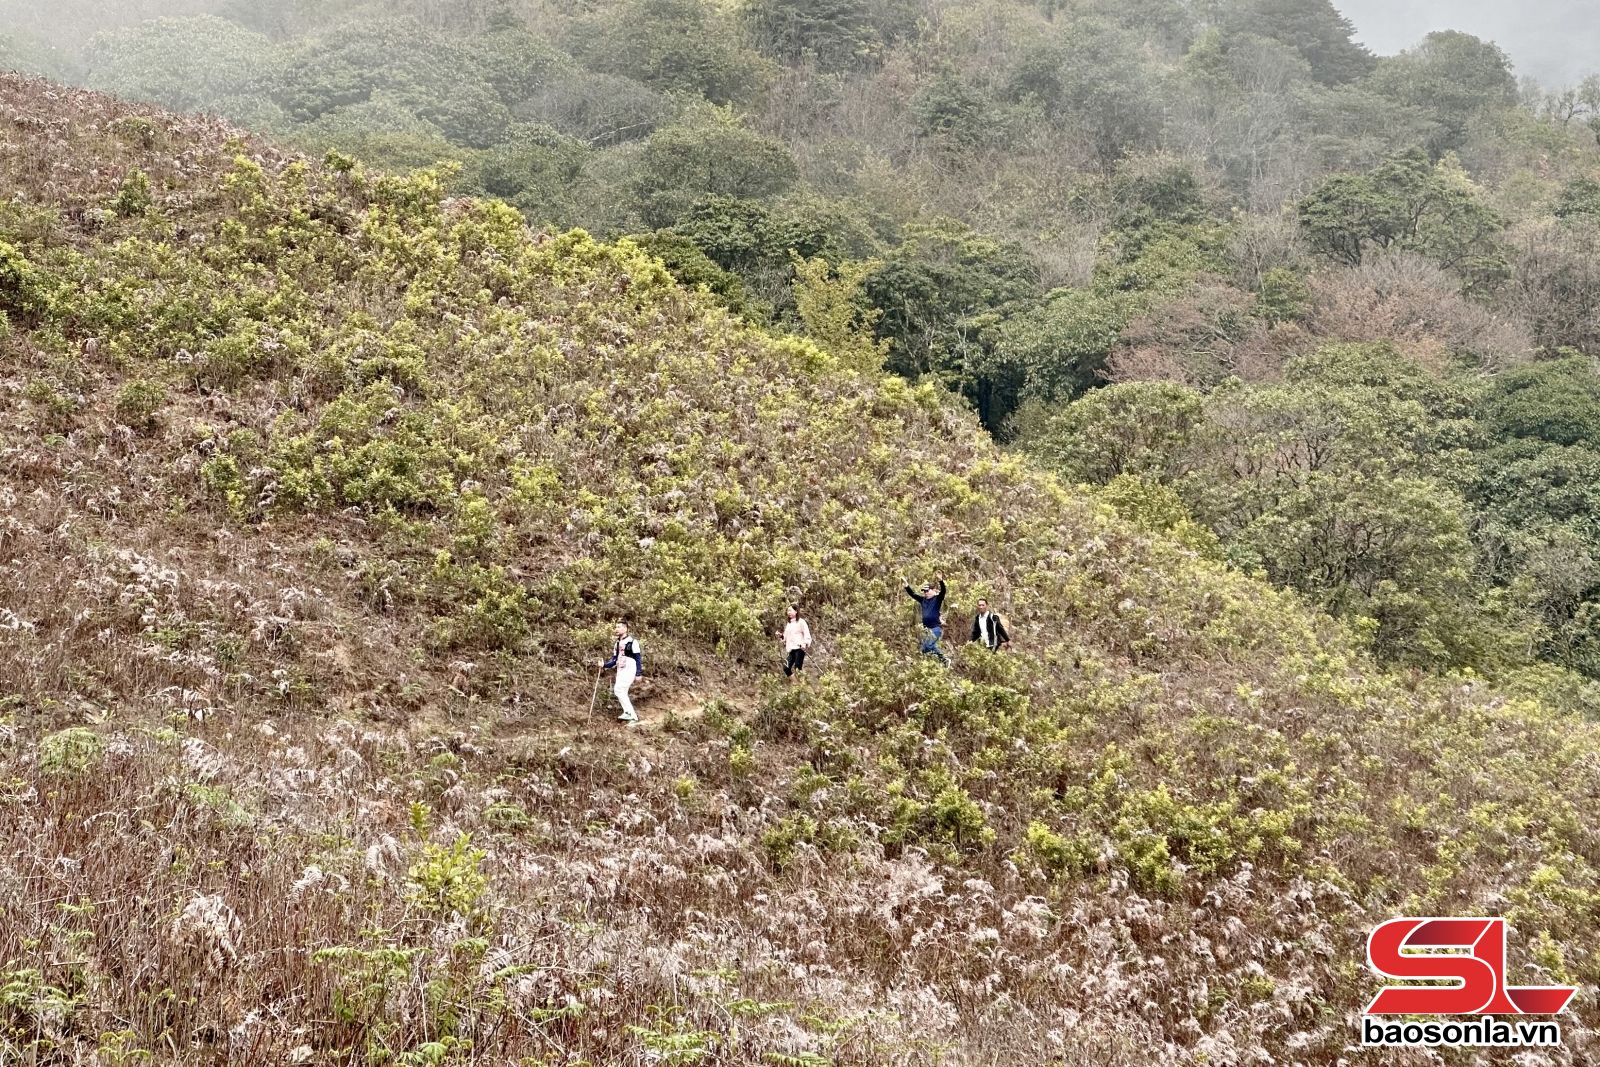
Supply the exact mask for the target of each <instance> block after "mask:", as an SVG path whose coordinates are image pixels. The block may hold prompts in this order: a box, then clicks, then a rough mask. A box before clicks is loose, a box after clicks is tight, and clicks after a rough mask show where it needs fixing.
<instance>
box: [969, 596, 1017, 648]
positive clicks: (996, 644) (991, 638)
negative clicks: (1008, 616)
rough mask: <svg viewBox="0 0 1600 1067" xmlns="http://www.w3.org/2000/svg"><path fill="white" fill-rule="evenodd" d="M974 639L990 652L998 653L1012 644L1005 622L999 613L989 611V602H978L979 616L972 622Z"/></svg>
mask: <svg viewBox="0 0 1600 1067" xmlns="http://www.w3.org/2000/svg"><path fill="white" fill-rule="evenodd" d="M972 639H973V640H974V641H978V642H981V643H982V644H983V647H984V648H987V649H988V650H989V651H990V652H998V651H1000V650H1001V649H1002V648H1004V647H1006V646H1007V645H1009V644H1010V643H1011V635H1010V634H1008V633H1006V623H1005V620H1004V619H1002V618H1001V617H1000V613H999V612H998V611H990V610H989V602H988V601H987V600H982V599H980V600H979V601H978V614H977V617H976V618H974V619H973V620H972Z"/></svg>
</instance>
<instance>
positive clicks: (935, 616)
mask: <svg viewBox="0 0 1600 1067" xmlns="http://www.w3.org/2000/svg"><path fill="white" fill-rule="evenodd" d="M934 580H935V581H937V582H938V583H939V587H938V589H935V588H934V587H933V586H931V585H924V586H923V587H922V595H921V596H918V595H917V591H916V590H915V589H912V588H911V583H910V582H907V583H906V596H908V597H910V598H911V599H912V600H915V601H916V602H917V605H918V606H919V607H920V608H921V611H922V629H923V631H924V633H923V637H922V654H923V655H924V656H938V657H939V662H941V663H947V662H949V661H948V660H946V659H945V658H944V652H943V651H941V650H940V648H939V640H940V639H941V638H942V637H944V595H945V592H946V590H945V585H944V575H942V574H941V575H937V576H935V579H934Z"/></svg>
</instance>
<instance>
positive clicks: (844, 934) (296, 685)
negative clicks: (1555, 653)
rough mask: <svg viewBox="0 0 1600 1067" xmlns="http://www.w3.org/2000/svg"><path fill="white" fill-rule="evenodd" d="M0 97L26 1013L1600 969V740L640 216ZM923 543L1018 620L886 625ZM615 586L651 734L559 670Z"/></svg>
mask: <svg viewBox="0 0 1600 1067" xmlns="http://www.w3.org/2000/svg"><path fill="white" fill-rule="evenodd" d="M0 134H3V141H0V184H3V186H4V187H5V188H7V189H15V190H17V195H15V196H13V197H11V198H9V199H8V200H6V201H4V202H0V242H4V243H3V244H0V285H3V287H0V311H3V312H4V314H5V315H6V319H7V323H8V325H7V327H6V328H5V330H3V331H0V354H3V357H4V368H5V369H4V388H3V389H0V404H3V405H4V416H3V421H4V424H5V425H6V426H7V427H8V432H7V433H6V436H5V438H4V440H3V441H0V507H3V512H0V625H4V626H5V627H6V629H7V634H6V638H7V639H6V640H5V641H4V642H0V701H3V707H4V709H5V710H4V714H5V715H6V716H7V719H6V726H5V729H4V732H3V733H0V744H3V746H4V747H3V748H0V759H3V761H4V764H5V767H4V771H5V773H4V775H0V778H3V779H4V782H5V785H4V788H3V790H0V804H3V805H4V807H5V809H6V817H5V819H4V820H3V822H0V825H3V826H4V827H5V828H6V829H5V831H4V833H5V835H6V840H5V841H4V844H3V846H0V847H3V848H4V853H3V854H4V855H6V856H7V857H8V860H7V862H6V864H5V867H4V869H3V870H0V879H3V880H4V882H5V884H6V889H7V892H6V893H4V894H3V895H0V901H3V903H0V916H3V922H0V964H3V965H4V970H5V976H4V984H5V989H6V990H7V992H6V995H5V996H4V997H3V998H0V1034H3V1035H4V1040H6V1041H7V1042H9V1043H10V1044H11V1045H13V1046H14V1047H16V1048H19V1049H27V1050H29V1054H30V1055H33V1056H34V1057H35V1058H37V1059H41V1060H42V1059H47V1058H49V1057H50V1056H52V1055H56V1054H57V1052H56V1051H55V1050H60V1054H61V1055H65V1056H85V1055H87V1054H88V1053H89V1052H90V1051H92V1050H94V1049H95V1048H97V1047H98V1048H100V1049H102V1053H101V1055H102V1058H104V1059H107V1060H112V1059H115V1057H116V1056H117V1055H122V1056H128V1055H130V1054H132V1053H134V1052H137V1051H139V1050H146V1051H150V1052H152V1053H153V1054H154V1055H156V1056H158V1057H160V1058H163V1059H165V1060H171V1061H178V1062H203V1061H210V1060H212V1059H214V1058H216V1057H218V1056H221V1055H223V1054H226V1055H227V1056H229V1057H231V1060H230V1061H231V1062H242V1063H281V1062H285V1060H286V1059H287V1060H290V1061H292V1062H318V1063H342V1062H362V1061H372V1062H403V1063H426V1062H448V1061H450V1060H451V1058H454V1060H455V1061H459V1062H466V1061H468V1060H472V1059H476V1060H478V1061H481V1062H507V1063H512V1062H527V1063H569V1062H580V1061H588V1062H608V1063H609V1062H618V1063H646V1062H707V1063H711V1062H725V1063H743V1062H752V1063H754V1062H767V1063H771V1062H780V1063H782V1062H796V1063H806V1062H810V1063H815V1062H820V1061H821V1060H827V1061H830V1062H839V1063H911V1062H952V1063H967V1062H994V1063H1000V1062H1005V1063H1018V1062H1054V1063H1108V1062H1110V1063H1144V1062H1149V1063H1157V1062H1159V1063H1171V1062H1176V1063H1207V1064H1215V1063H1230V1062H1241V1063H1242V1062H1247V1061H1249V1062H1284V1063H1291V1062H1303V1063H1331V1062H1334V1061H1335V1060H1336V1059H1337V1058H1338V1057H1339V1055H1340V1054H1341V1053H1342V1050H1343V1049H1344V1047H1345V1046H1346V1045H1347V1044H1349V1043H1350V1042H1351V1040H1352V1039H1353V1036H1354V1034H1355V1030H1354V1029H1353V1027H1352V1025H1351V1015H1352V1013H1353V1012H1355V1011H1358V1010H1359V1008H1360V1007H1361V1006H1362V1005H1363V1004H1364V1003H1365V1001H1366V1000H1367V999H1368V998H1369V997H1370V995H1371V992H1372V990H1373V988H1374V982H1373V981H1372V980H1371V978H1370V977H1369V976H1368V975H1366V974H1365V973H1364V968H1363V966H1362V963H1363V956H1362V945H1363V939H1364V937H1365V934H1366V932H1367V930H1368V929H1370V928H1371V926H1372V925H1374V924H1375V923H1376V922H1378V921H1381V920H1383V919H1386V918H1389V917H1392V916H1394V915H1397V914H1473V913H1493V914H1501V913H1504V914H1506V915H1507V916H1508V917H1509V918H1511V920H1512V923H1513V926H1514V931H1515V932H1514V937H1515V946H1516V947H1514V948H1513V950H1512V952H1513V954H1514V957H1515V959H1516V963H1515V964H1514V965H1513V966H1514V967H1516V968H1517V969H1518V975H1519V978H1520V979H1521V980H1523V981H1524V982H1528V983H1532V982H1533V981H1534V980H1535V979H1547V980H1550V981H1569V980H1570V981H1574V982H1582V983H1586V984H1587V983H1592V982H1593V981H1594V980H1595V978H1596V977H1597V976H1600V956H1597V949H1600V946H1597V944H1596V940H1595V934H1596V928H1597V924H1600V909H1596V907H1595V904H1596V903H1597V898H1596V893H1597V892H1600V877H1597V875H1596V864H1597V863H1600V839H1597V836H1596V833H1595V830H1594V828H1593V827H1592V825H1590V824H1588V823H1587V822H1586V820H1585V814H1586V813H1587V812H1590V811H1592V810H1593V805H1594V802H1595V799H1596V797H1597V794H1600V761H1597V758H1596V753H1597V751H1600V744H1597V741H1600V739H1597V737H1596V735H1595V731H1594V729H1593V728H1592V727H1591V726H1589V725H1587V724H1584V723H1580V722H1576V721H1573V720H1570V719H1567V718H1565V717H1563V716H1561V715H1558V714H1556V713H1554V712H1551V711H1548V710H1547V709H1545V708H1542V707H1541V706H1539V705H1537V704H1534V703H1532V702H1528V701H1519V700H1508V699H1506V698H1504V697H1502V696H1499V695H1496V694H1495V693H1492V692H1489V691H1486V690H1484V689H1483V688H1482V687H1480V686H1478V685H1476V684H1474V683H1472V682H1471V681H1470V680H1454V681H1450V682H1445V681H1438V680H1432V679H1427V678H1422V677H1411V678H1405V679H1401V678H1392V677H1386V676H1383V675H1380V674H1379V673H1377V672H1376V671H1375V670H1374V669H1373V668H1372V667H1371V666H1370V664H1369V663H1368V662H1367V660H1366V658H1365V656H1364V654H1363V653H1362V652H1361V650H1360V649H1359V648H1358V647H1357V646H1356V645H1355V643H1354V642H1353V641H1352V640H1351V639H1350V638H1349V637H1348V635H1346V634H1344V633H1343V632H1342V631H1341V630H1339V629H1338V628H1337V627H1336V626H1335V625H1334V624H1332V623H1331V622H1329V621H1328V620H1326V619H1322V618H1318V617H1315V616H1313V615H1311V614H1310V613H1308V612H1307V611H1305V610H1304V609H1303V608H1302V607H1301V606H1300V605H1299V604H1298V603H1297V602H1295V601H1294V600H1293V599H1292V598H1290V597H1288V596H1286V595H1284V594H1281V593H1278V592H1275V591H1273V590H1271V589H1270V588H1267V587H1265V586H1263V585H1260V584H1257V583H1254V582H1252V581H1250V580H1248V579H1246V578H1245V577H1243V576H1240V575H1238V574H1235V573H1231V572H1228V571H1226V570H1225V569H1223V568H1221V567H1220V566H1218V565H1216V564H1213V563H1209V562H1206V561H1204V560H1201V559H1199V558H1196V557H1195V556H1194V555H1193V554H1191V553H1188V552H1186V551H1184V550H1182V549H1181V548H1179V547H1178V546H1176V545H1173V544H1170V543H1167V542H1164V541H1159V540H1151V539H1149V538H1148V537H1145V536H1143V535H1141V534H1139V533H1138V532H1137V531H1135V530H1133V529H1132V528H1130V527H1128V526H1127V525H1125V524H1123V523H1121V522H1120V521H1118V520H1116V519H1115V518H1114V517H1113V516H1112V515H1111V514H1110V512H1109V511H1108V510H1107V509H1104V508H1101V507H1099V506H1097V505H1096V504H1095V503H1094V502H1093V501H1092V500H1090V499H1087V498H1083V497H1080V496H1078V495H1075V494H1073V493H1070V492H1068V491H1066V490H1065V489H1063V488H1062V487H1061V486H1060V485H1059V484H1057V483H1056V482H1055V481H1054V480H1052V479H1051V478H1049V477H1047V476H1045V475H1043V474H1040V473H1038V472H1035V471H1032V470H1030V469H1029V468H1028V467H1026V466H1025V465H1023V464H1022V463H1020V462H1019V461H1017V460H1016V459H1014V458H1010V457H1006V456H1004V455H1002V454H1000V453H999V452H997V451H996V450H995V449H994V448H993V447H992V446H991V445H990V444H989V443H988V442H987V441H986V439H985V438H984V437H983V435H982V434H981V432H980V430H979V428H978V426H977V424H976V422H975V421H974V420H973V419H972V418H971V417H970V416H969V415H968V414H966V413H964V412H962V411H960V410H957V409H956V408H955V407H954V406H953V405H952V404H951V403H950V402H949V401H947V400H946V399H944V398H943V397H941V396H940V395H939V394H938V393H937V392H935V391H933V390H931V389H928V388H912V387H909V386H907V385H905V384H904V383H903V382H900V381H898V380H895V379H884V378H881V377H880V376H879V375H877V374H875V373H868V372H863V371H861V370H858V369H852V368H851V367H850V366H848V362H849V361H848V359H847V358H845V357H842V356H840V355H836V354H830V353H828V352H825V351H823V350H822V349H820V348H818V347H817V346H815V345H813V344H811V343H809V342H804V341H800V340H797V339H794V338H773V337H771V336H768V335H766V334H764V333H762V332H759V331H756V330H753V329H751V328H749V327H746V326H743V325H741V324H739V323H738V322H736V321H735V320H734V319H732V318H731V317H730V316H729V315H728V314H727V313H726V312H725V311H723V310H721V309H720V308H718V307H716V306H715V305H714V304H713V302H712V301H711V300H709V299H707V298H704V297H702V296H699V295H696V294H692V293H687V292H684V291H683V290H681V289H679V288H678V287H677V286H676V285H674V284H673V283H672V281H671V279H670V278H669V277H668V275H667V274H666V273H665V271H664V270H663V269H662V268H661V267H660V265H659V264H658V263H657V262H655V261H654V260H652V259H650V258H649V257H648V256H645V255H644V254H643V253H641V252H640V251H638V250H637V249H636V248H634V247H632V246H630V245H628V244H626V243H623V244H619V245H605V244H600V243H597V242H594V241H592V240H591V239H589V238H587V237H585V236H583V235H581V234H568V235H563V236H554V237H552V236H548V235H540V234H535V233H531V232H528V231H527V230H525V229H524V227H523V224H522V222H521V219H520V218H519V217H518V216H517V215H516V214H515V213H514V212H511V211H509V209H507V208H505V207H504V206H502V205H499V204H496V203H493V202H479V201H467V200H452V199H449V198H448V197H447V196H446V193H445V190H444V185H443V183H442V180H441V178H440V177H439V176H438V175H431V174H421V175H416V176H413V177H410V178H405V179H400V178H391V177H383V176H373V175H368V174H366V173H364V172H363V171H362V170H361V168H360V167H359V166H357V165H356V164H354V163H353V162H352V161H349V160H345V159H341V158H338V157H330V158H329V159H328V160H326V161H324V162H322V163H320V164H316V163H306V162H304V161H298V160H293V159H290V158H287V157H283V156H280V155H278V154H276V153H274V152H273V151H272V150H271V149H270V148H267V147H265V146H260V145H255V144H251V143H248V142H246V141H244V140H242V139H240V140H237V141H234V140H232V139H233V138H234V137H235V135H234V134H233V133H231V132H230V131H226V130H223V129H221V128H218V127H213V126H208V125H205V124H198V123H193V122H190V121H188V120H180V119H174V118H171V117H169V116H165V115H160V114H155V113H149V112H145V111H141V110H139V109H135V108H130V107H126V106H124V105H121V104H119V103H116V102H114V101H111V100H109V99H106V98H103V97H97V96H92V95H88V94H82V93H75V92H69V91H65V90H60V89H56V88H54V87H51V86H48V85H45V84H43V83H40V82H34V81H26V80H22V79H17V78H13V77H7V76H0ZM936 570H942V572H943V573H944V574H945V576H946V577H947V579H948V580H949V581H950V583H951V587H952V601H953V603H952V605H951V608H950V615H951V617H952V620H953V625H952V627H951V632H952V633H955V634H959V633H960V632H961V631H962V630H963V629H964V626H965V624H966V620H967V619H968V618H970V615H965V614H964V613H965V612H970V608H971V605H972V603H973V602H974V600H975V598H976V596H977V595H979V594H980V593H987V594H988V595H990V596H991V597H993V598H994V599H996V600H997V601H999V602H1000V603H1002V604H1003V605H1004V606H1005V608H1006V610H1007V611H1008V613H1009V615H1010V616H1011V618H1012V621H1013V623H1014V625H1015V628H1016V630H1017V631H1018V635H1017V636H1018V641H1017V648H1016V650H1015V651H1014V652H1013V653H1012V654H1010V655H1006V656H1001V657H992V656H989V655H987V654H985V653H982V652H979V651H978V650H976V649H973V648H971V647H961V648H958V649H957V650H956V653H955V655H954V657H953V658H954V660H955V666H954V669H953V670H949V671H946V670H944V669H942V668H940V667H937V666H935V665H932V664H930V663H928V662H926V661H923V660H921V659H919V657H917V656H916V636H915V633H914V631H913V629H912V627H911V623H912V622H913V616H912V614H911V607H912V606H911V605H910V603H909V602H908V601H907V600H906V598H905V596H904V593H902V592H900V590H899V586H900V584H901V582H902V580H903V579H905V578H912V579H914V580H918V581H920V580H922V578H924V577H925V576H928V575H930V574H931V573H932V572H934V571H936ZM796 598H798V599H799V600H800V601H801V602H802V603H803V604H805V606H806V608H807V611H808V614H809V615H810V618H811V622H812V626H813V629H814V630H815V631H816V632H817V633H818V635H819V647H818V650H817V651H818V654H817V656H816V658H815V667H816V668H817V670H816V672H815V676H814V677H813V678H812V679H811V680H810V683H809V684H807V685H804V686H799V687H794V688H787V687H784V686H781V685H779V684H777V683H778V681H780V680H781V679H775V678H773V675H774V674H775V673H776V671H775V667H776V663H777V660H778V651H777V646H776V642H774V641H773V640H772V639H771V638H770V636H768V635H769V634H770V633H771V631H772V630H773V629H775V628H776V627H777V625H778V623H779V619H780V616H781V609H782V606H783V605H784V604H785V603H786V602H787V601H789V600H791V599H796ZM617 617H625V618H627V619H628V620H629V621H630V622H632V623H633V624H634V626H635V629H636V630H637V631H639V632H640V633H641V634H642V635H643V637H644V641H645V646H646V666H647V675H648V677H649V678H650V679H651V680H652V685H653V686H654V689H653V691H652V692H650V693H649V694H647V695H646V696H645V698H644V700H643V704H644V706H645V707H646V708H649V707H651V706H654V707H655V708H656V709H657V710H658V713H659V709H660V708H662V707H664V706H670V707H672V708H673V709H676V710H682V711H683V712H684V714H674V715H672V716H671V717H669V718H668V719H667V720H666V721H665V722H664V723H663V724H662V728H660V729H650V730H647V731H644V732H642V733H634V734H624V733H623V732H621V731H620V730H618V729H617V728H616V727H615V725H614V724H613V723H612V722H611V721H610V716H609V713H607V714H606V715H604V716H602V715H601V714H599V713H598V712H596V713H595V714H593V715H590V714H589V712H588V707H589V698H590V695H591V693H592V691H593V688H592V687H593V684H594V675H593V673H592V671H593V668H592V666H591V664H592V662H593V659H594V657H595V656H596V655H597V654H598V653H599V652H600V651H601V650H602V648H603V647H604V643H605V634H606V633H607V632H608V625H609V622H610V621H611V620H612V619H614V618H617ZM1577 1010H1578V1011H1579V1013H1580V1017H1581V1018H1582V1020H1583V1022H1584V1023H1585V1024H1586V1025H1588V1026H1592V1025H1593V1023H1594V1021H1595V1017H1594V1015H1593V1011H1594V1009H1593V1007H1592V1005H1591V1004H1589V1003H1587V1002H1586V1000H1580V1002H1579V1006H1578V1009H1577ZM1567 1036H1568V1045H1567V1047H1566V1049H1564V1050H1562V1051H1560V1052H1559V1053H1554V1054H1553V1056H1554V1058H1555V1061H1556V1062H1581V1061H1583V1060H1584V1059H1585V1057H1586V1056H1588V1055H1590V1054H1591V1053H1592V1049H1591V1044H1592V1041H1591V1039H1590V1038H1589V1036H1588V1034H1587V1032H1584V1031H1581V1030H1580V1029H1579V1028H1577V1027H1569V1032H1568V1035H1567ZM469 1045H470V1047H469ZM157 1050H160V1051H157ZM430 1057H432V1058H430ZM783 1057H788V1059H784V1058H783ZM807 1057H813V1058H812V1059H807ZM819 1058H820V1059H819ZM1373 1058H1374V1061H1375V1062H1383V1061H1382V1060H1381V1059H1380V1058H1379V1057H1376V1056H1374V1057H1373Z"/></svg>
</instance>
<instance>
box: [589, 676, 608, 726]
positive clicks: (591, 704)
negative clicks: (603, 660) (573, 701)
mask: <svg viewBox="0 0 1600 1067" xmlns="http://www.w3.org/2000/svg"><path fill="white" fill-rule="evenodd" d="M604 673H605V668H604V667H596V668H595V669H594V693H593V694H592V695H591V696H590V697H589V714H590V715H593V714H594V703H595V701H597V700H599V699H600V677H601V675H603V674H604Z"/></svg>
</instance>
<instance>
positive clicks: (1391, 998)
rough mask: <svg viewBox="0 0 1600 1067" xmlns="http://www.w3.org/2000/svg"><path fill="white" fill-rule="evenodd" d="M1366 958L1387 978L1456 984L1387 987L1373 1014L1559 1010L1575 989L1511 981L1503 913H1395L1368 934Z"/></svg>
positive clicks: (1541, 1012) (1371, 1007)
mask: <svg viewBox="0 0 1600 1067" xmlns="http://www.w3.org/2000/svg"><path fill="white" fill-rule="evenodd" d="M1406 949H1413V950H1416V949H1421V950H1424V951H1412V952H1406V951H1405V950H1406ZM1428 949H1452V950H1455V951H1451V952H1429V951H1426V950H1428ZM1367 963H1368V964H1369V965H1370V966H1371V967H1372V969H1373V970H1375V971H1377V972H1378V973H1379V974H1381V975H1383V976H1384V977H1386V978H1410V979H1414V980H1418V981H1448V982H1451V983H1453V984H1451V985H1448V986H1399V987H1393V988H1389V989H1385V990H1382V991H1381V992H1379V993H1378V995H1377V996H1375V997H1373V998H1372V1003H1371V1004H1369V1005H1367V1011H1366V1014H1368V1015H1556V1014H1559V1013H1560V1012H1561V1011H1562V1009H1564V1008H1565V1007H1566V1006H1567V1002H1568V1001H1569V1000H1571V999H1572V997H1573V994H1575V993H1577V990H1576V989H1571V988H1568V987H1566V986H1508V985H1506V921H1505V920H1504V919H1390V920H1389V921H1388V922H1386V923H1384V924H1383V925H1382V926H1379V927H1378V928H1377V929H1376V930H1374V931H1372V936H1370V937H1368V938H1367Z"/></svg>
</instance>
